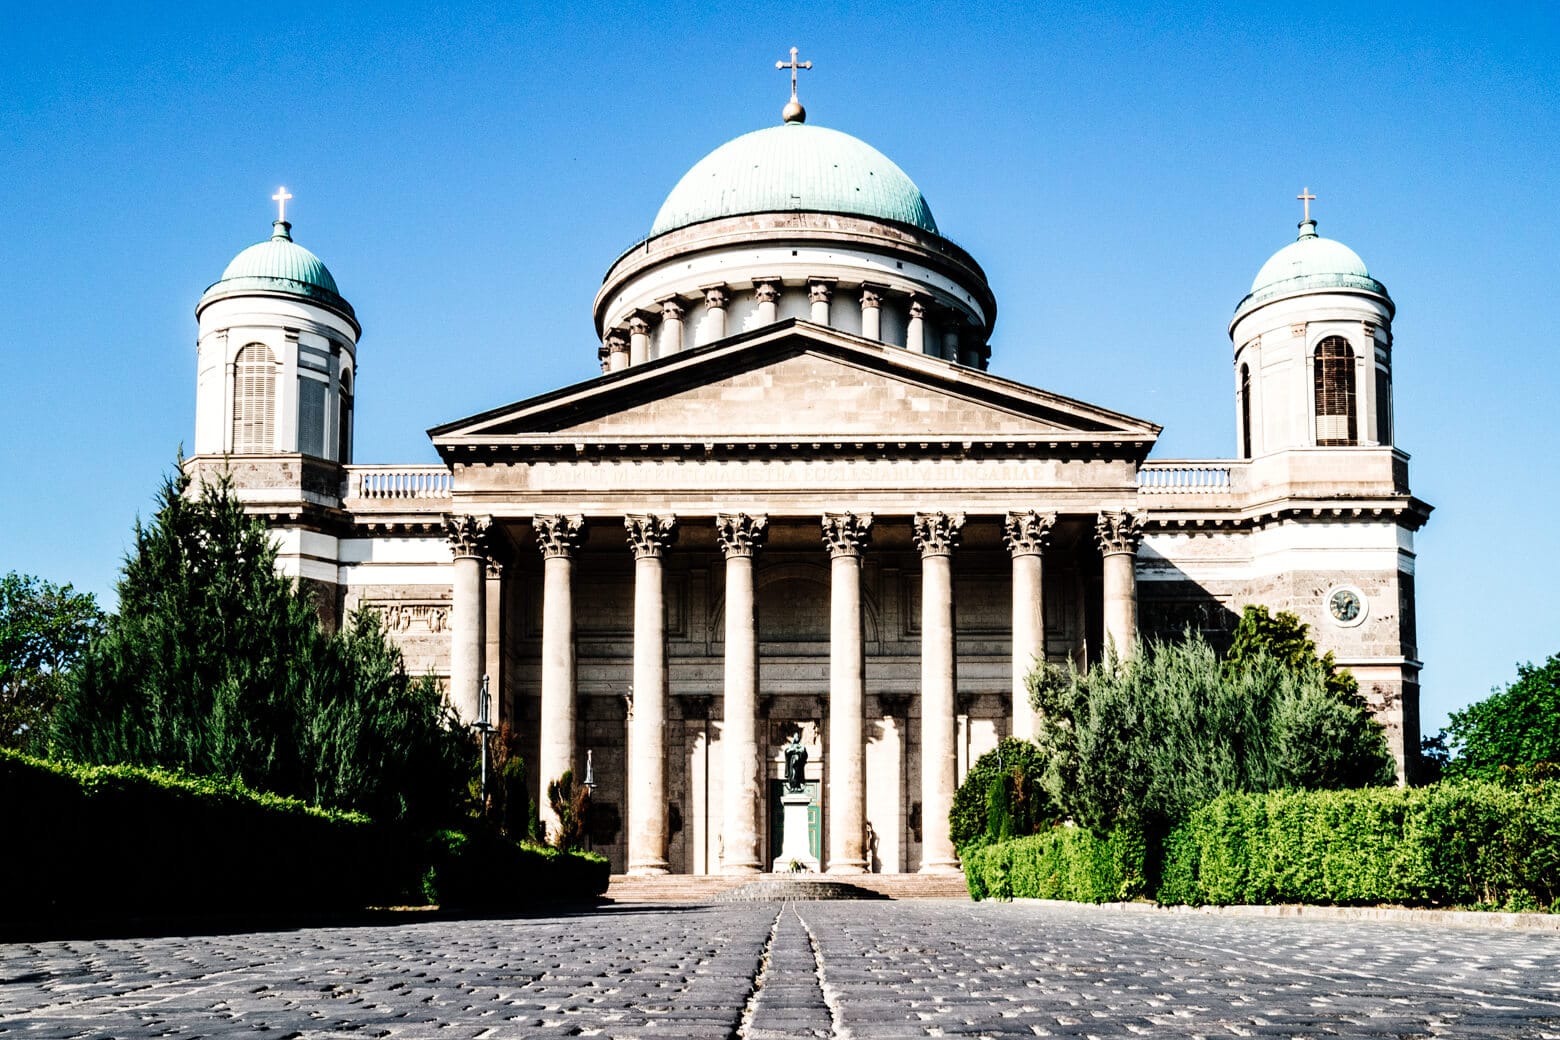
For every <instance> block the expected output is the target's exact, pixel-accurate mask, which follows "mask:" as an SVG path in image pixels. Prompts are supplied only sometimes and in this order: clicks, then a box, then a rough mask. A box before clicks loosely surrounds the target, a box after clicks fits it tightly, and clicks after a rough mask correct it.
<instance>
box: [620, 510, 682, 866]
mask: <svg viewBox="0 0 1560 1040" xmlns="http://www.w3.org/2000/svg"><path fill="white" fill-rule="evenodd" d="M623 526H624V527H625V528H626V529H627V530H628V543H629V545H630V546H631V547H632V548H633V550H634V714H633V716H632V717H631V718H630V719H629V723H628V755H629V758H628V872H629V873H630V874H665V873H666V869H667V864H666V837H667V835H666V596H665V581H664V575H663V574H662V571H661V559H662V557H664V556H665V555H666V548H667V546H668V545H670V544H671V542H672V538H673V535H674V534H675V532H676V530H677V520H676V518H675V517H670V516H629V517H625V518H624V520H623Z"/></svg>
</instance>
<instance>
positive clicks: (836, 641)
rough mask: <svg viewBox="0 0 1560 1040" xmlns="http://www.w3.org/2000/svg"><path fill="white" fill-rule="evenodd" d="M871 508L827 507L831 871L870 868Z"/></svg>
mask: <svg viewBox="0 0 1560 1040" xmlns="http://www.w3.org/2000/svg"><path fill="white" fill-rule="evenodd" d="M871 528H872V517H871V516H870V515H867V514H862V515H857V514H854V513H826V514H824V517H823V538H824V542H825V543H826V544H827V545H828V547H829V553H830V555H831V556H832V559H831V561H830V566H829V747H828V753H827V754H828V757H827V762H828V767H827V768H828V775H829V866H828V871H829V873H831V874H861V873H864V872H865V871H866V869H867V833H866V832H867V755H866V746H865V744H864V742H863V739H862V733H863V730H862V727H863V724H864V721H865V720H864V718H863V710H864V702H865V700H866V671H867V669H866V663H867V662H866V638H865V631H864V629H863V627H862V614H861V554H862V552H863V551H864V550H865V549H866V546H867V542H868V539H869V537H870V533H871Z"/></svg>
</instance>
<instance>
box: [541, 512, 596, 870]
mask: <svg viewBox="0 0 1560 1040" xmlns="http://www.w3.org/2000/svg"><path fill="white" fill-rule="evenodd" d="M531 523H532V526H533V527H534V528H535V529H536V546H537V548H538V549H540V550H541V553H542V724H541V733H540V737H541V740H540V743H541V749H540V755H539V757H538V761H537V770H538V772H539V773H540V776H541V797H540V798H538V799H537V802H538V803H539V809H540V812H541V817H542V823H543V824H544V825H545V826H546V827H547V835H548V837H549V838H552V839H556V838H557V836H558V817H557V816H556V815H555V814H554V813H553V811H552V806H551V805H549V804H548V802H547V785H548V783H550V782H551V781H553V780H556V779H558V778H559V777H560V776H562V775H563V774H564V773H565V772H566V771H568V770H571V769H573V768H574V714H575V706H574V697H575V690H574V553H575V551H576V550H577V549H578V548H579V543H580V536H581V535H582V534H583V532H584V530H585V518H584V517H582V516H538V517H536V518H535V519H534V520H533V521H532V522H531Z"/></svg>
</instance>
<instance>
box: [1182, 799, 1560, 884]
mask: <svg viewBox="0 0 1560 1040" xmlns="http://www.w3.org/2000/svg"><path fill="white" fill-rule="evenodd" d="M1158 898H1159V901H1160V902H1161V903H1189V904H1194V905H1200V904H1204V903H1213V904H1235V903H1316V904H1339V905H1361V904H1375V903H1401V904H1407V905H1411V906H1475V907H1484V908H1498V909H1508V910H1534V909H1546V910H1560V784H1554V783H1548V784H1536V785H1532V786H1528V787H1521V788H1512V787H1504V786H1501V785H1498V784H1492V783H1458V784H1454V783H1444V784H1438V785H1435V786H1433V787H1426V788H1416V789H1407V790H1404V789H1397V788H1372V789H1365V790H1355V791H1280V792H1274V793H1269V794H1248V795H1228V796H1225V797H1222V798H1218V799H1216V800H1214V801H1213V802H1211V803H1209V804H1208V805H1206V806H1204V807H1202V808H1201V809H1198V810H1197V811H1195V812H1194V813H1192V814H1191V816H1190V817H1189V818H1188V819H1187V820H1186V822H1185V823H1183V824H1181V825H1180V826H1179V827H1177V828H1176V829H1175V830H1174V831H1172V832H1171V834H1170V835H1169V837H1168V838H1167V840H1166V843H1165V850H1164V870H1163V874H1162V879H1161V884H1160V888H1159V893H1158Z"/></svg>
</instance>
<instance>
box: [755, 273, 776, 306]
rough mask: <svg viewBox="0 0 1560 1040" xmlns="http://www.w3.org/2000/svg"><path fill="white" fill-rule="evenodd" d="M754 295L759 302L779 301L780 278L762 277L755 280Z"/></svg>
mask: <svg viewBox="0 0 1560 1040" xmlns="http://www.w3.org/2000/svg"><path fill="white" fill-rule="evenodd" d="M753 295H754V296H755V297H756V298H757V299H758V302H759V303H778V302H779V300H780V279H778V278H760V279H756V280H755V281H754V282H753Z"/></svg>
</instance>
